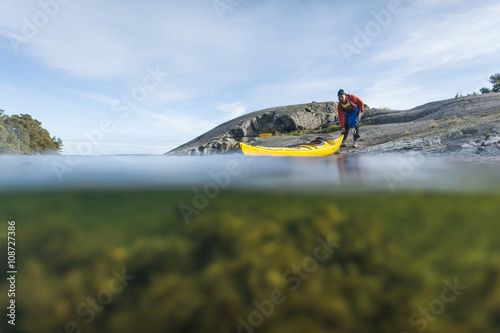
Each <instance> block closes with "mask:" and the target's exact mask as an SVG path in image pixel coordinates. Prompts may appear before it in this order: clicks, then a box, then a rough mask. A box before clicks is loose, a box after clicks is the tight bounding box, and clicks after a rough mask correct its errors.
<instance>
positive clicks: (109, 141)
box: [0, 0, 500, 155]
mask: <svg viewBox="0 0 500 333" xmlns="http://www.w3.org/2000/svg"><path fill="white" fill-rule="evenodd" d="M498 17H500V3H499V2H498V1H497V0H483V1H467V0H440V1H434V0H414V1H413V0H411V1H410V0H387V1H386V0H372V1H359V0H351V1H336V0H329V1H327V0H289V1H283V0H280V1H277V0H266V1H264V0H189V1H187V0H184V1H181V0H174V1H173V0H146V1H131V0H85V1H83V0H3V1H2V2H1V4H0V63H1V66H0V109H3V110H5V113H6V114H8V115H13V114H23V113H27V114H30V115H32V116H33V118H35V119H37V120H39V121H41V122H42V126H43V127H44V128H46V129H47V130H48V131H49V132H50V134H51V135H52V136H56V137H60V138H61V139H62V141H63V144H64V147H63V150H62V153H63V154H67V155H102V154H105V155H108V154H110V155H111V154H163V153H165V152H167V151H169V150H171V149H173V148H175V147H177V146H179V145H181V144H183V143H185V142H187V141H189V140H191V139H193V138H195V137H197V136H199V135H201V134H203V133H204V132H206V131H208V130H210V129H212V128H213V127H215V126H217V125H219V124H221V123H223V122H225V121H227V120H230V119H232V118H234V117H237V116H239V115H242V114H245V113H249V112H252V111H257V110H262V109H266V108H271V107H276V106H282V105H292V104H302V103H310V102H312V101H317V102H325V101H336V100H337V91H338V90H339V89H340V88H342V89H344V90H345V91H346V92H347V93H350V94H354V95H356V96H358V97H360V98H361V99H362V100H363V101H364V103H365V104H368V105H369V106H370V107H380V108H381V107H386V108H391V109H395V110H402V109H411V108H413V107H416V106H419V105H422V104H425V103H428V102H432V101H436V100H443V99H448V98H453V97H454V96H455V95H456V94H457V93H458V92H462V93H463V94H464V95H465V94H467V93H472V92H474V91H479V89H480V88H481V87H491V84H490V83H489V82H488V78H489V77H490V76H491V75H493V74H495V73H499V72H500V61H499V59H500V19H498Z"/></svg>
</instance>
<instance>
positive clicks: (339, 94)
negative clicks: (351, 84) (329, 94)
mask: <svg viewBox="0 0 500 333" xmlns="http://www.w3.org/2000/svg"><path fill="white" fill-rule="evenodd" d="M342 95H345V91H344V89H340V90H339V92H338V93H337V96H342Z"/></svg>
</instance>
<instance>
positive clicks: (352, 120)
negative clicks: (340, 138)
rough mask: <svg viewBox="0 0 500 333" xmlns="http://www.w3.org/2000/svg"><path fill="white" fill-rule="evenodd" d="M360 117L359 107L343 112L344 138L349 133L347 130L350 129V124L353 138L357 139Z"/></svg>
mask: <svg viewBox="0 0 500 333" xmlns="http://www.w3.org/2000/svg"><path fill="white" fill-rule="evenodd" d="M360 118H361V110H360V109H356V111H354V112H352V113H347V112H344V128H345V133H344V140H346V139H347V136H348V135H349V130H350V129H351V127H352V126H353V127H354V135H353V138H354V140H357V139H359V121H360Z"/></svg>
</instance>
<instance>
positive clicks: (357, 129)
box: [353, 111, 361, 148]
mask: <svg viewBox="0 0 500 333" xmlns="http://www.w3.org/2000/svg"><path fill="white" fill-rule="evenodd" d="M360 121H361V111H358V125H357V126H356V127H355V128H354V131H353V132H354V135H353V139H354V148H357V147H358V139H359V137H360V135H359V125H360Z"/></svg>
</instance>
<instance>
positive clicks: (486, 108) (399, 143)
mask: <svg viewBox="0 0 500 333" xmlns="http://www.w3.org/2000/svg"><path fill="white" fill-rule="evenodd" d="M336 108H337V103H335V102H325V103H311V104H302V105H293V106H285V107H278V108H272V109H266V110H262V111H257V112H253V113H249V114H246V115H243V116H241V117H238V118H236V119H233V120H231V121H229V122H226V123H224V124H222V125H220V126H217V127H216V128H214V129H213V130H211V131H209V132H207V133H205V134H203V135H201V136H200V137H198V138H196V139H194V140H192V141H190V142H188V143H186V144H184V145H182V146H180V147H178V148H176V149H174V150H172V151H170V152H168V153H167V154H168V155H205V154H214V153H225V152H232V151H234V152H239V148H238V142H240V141H241V142H250V143H251V144H254V145H263V146H269V147H277V146H291V145H294V144H299V143H304V142H308V141H310V140H312V139H314V138H315V137H316V136H322V137H323V138H324V139H332V138H337V137H338V136H339V135H340V132H332V133H326V134H318V133H319V132H320V131H321V129H322V128H324V127H327V126H329V125H332V124H335V123H338V119H337V112H336ZM361 122H362V125H363V126H362V127H361V129H360V133H361V141H360V147H359V148H358V149H355V150H354V149H352V148H350V146H352V137H350V138H348V140H347V148H341V149H340V150H339V151H338V153H340V154H347V155H350V154H362V153H363V154H366V153H369V154H378V153H387V152H400V151H408V150H416V151H421V152H423V153H428V154H441V155H450V156H466V157H470V156H477V155H478V154H479V155H481V156H498V155H500V93H492V94H484V95H476V96H467V97H460V98H453V99H448V100H443V101H437V102H432V103H427V104H424V105H421V106H418V107H415V108H413V109H411V110H387V109H377V108H373V109H369V110H367V111H366V112H365V114H364V116H363V118H362V121H361ZM297 130H308V131H303V132H305V133H308V132H310V133H308V134H303V135H300V136H289V135H280V134H286V133H289V132H293V131H297ZM265 132H270V133H273V136H272V137H267V138H261V137H259V136H258V135H259V134H261V133H265Z"/></svg>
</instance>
